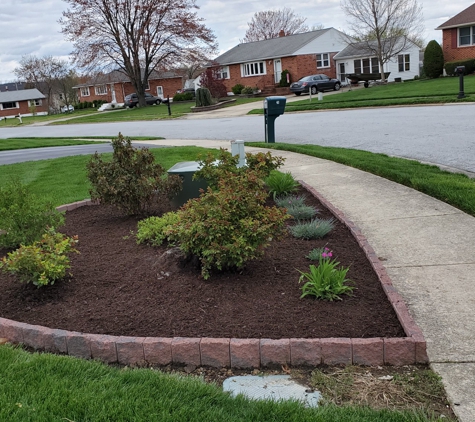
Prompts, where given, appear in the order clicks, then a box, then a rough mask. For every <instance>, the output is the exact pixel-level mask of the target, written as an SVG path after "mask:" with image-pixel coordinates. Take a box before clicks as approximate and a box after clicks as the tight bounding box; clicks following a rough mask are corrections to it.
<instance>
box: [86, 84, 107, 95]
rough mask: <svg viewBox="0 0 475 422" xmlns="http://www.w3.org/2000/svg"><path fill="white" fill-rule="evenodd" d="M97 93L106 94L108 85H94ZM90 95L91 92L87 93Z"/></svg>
mask: <svg viewBox="0 0 475 422" xmlns="http://www.w3.org/2000/svg"><path fill="white" fill-rule="evenodd" d="M94 90H95V91H96V95H106V94H107V85H98V86H95V87H94ZM87 95H89V94H87Z"/></svg>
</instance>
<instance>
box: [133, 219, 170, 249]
mask: <svg viewBox="0 0 475 422" xmlns="http://www.w3.org/2000/svg"><path fill="white" fill-rule="evenodd" d="M178 221H179V217H178V214H177V213H176V212H167V213H166V214H163V215H162V216H161V217H149V218H146V219H144V220H141V221H139V222H138V225H137V243H139V244H140V243H149V244H151V245H153V246H160V245H161V244H162V243H163V242H164V241H165V240H166V239H167V236H166V235H165V231H166V230H167V229H168V228H169V227H170V226H172V225H173V224H176V223H177V222H178Z"/></svg>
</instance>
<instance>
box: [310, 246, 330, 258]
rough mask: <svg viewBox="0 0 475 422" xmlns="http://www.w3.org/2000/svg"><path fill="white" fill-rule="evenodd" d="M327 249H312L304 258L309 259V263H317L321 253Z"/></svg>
mask: <svg viewBox="0 0 475 422" xmlns="http://www.w3.org/2000/svg"><path fill="white" fill-rule="evenodd" d="M327 249H328V248H315V249H312V250H311V251H310V252H309V253H308V255H306V256H305V258H307V259H310V261H318V260H319V259H320V258H321V256H322V253H324V252H325V251H326V250H327Z"/></svg>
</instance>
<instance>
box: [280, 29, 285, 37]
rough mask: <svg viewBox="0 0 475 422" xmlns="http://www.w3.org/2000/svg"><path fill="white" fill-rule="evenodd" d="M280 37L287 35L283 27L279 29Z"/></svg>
mask: <svg viewBox="0 0 475 422" xmlns="http://www.w3.org/2000/svg"><path fill="white" fill-rule="evenodd" d="M279 37H285V32H284V30H283V29H281V30H280V31H279Z"/></svg>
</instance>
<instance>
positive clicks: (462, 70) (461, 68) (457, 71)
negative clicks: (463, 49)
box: [455, 66, 465, 75]
mask: <svg viewBox="0 0 475 422" xmlns="http://www.w3.org/2000/svg"><path fill="white" fill-rule="evenodd" d="M464 73H465V66H457V67H456V68H455V74H456V75H463V74H464Z"/></svg>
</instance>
